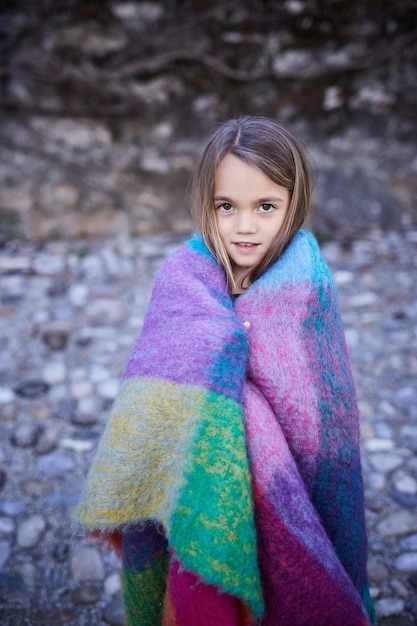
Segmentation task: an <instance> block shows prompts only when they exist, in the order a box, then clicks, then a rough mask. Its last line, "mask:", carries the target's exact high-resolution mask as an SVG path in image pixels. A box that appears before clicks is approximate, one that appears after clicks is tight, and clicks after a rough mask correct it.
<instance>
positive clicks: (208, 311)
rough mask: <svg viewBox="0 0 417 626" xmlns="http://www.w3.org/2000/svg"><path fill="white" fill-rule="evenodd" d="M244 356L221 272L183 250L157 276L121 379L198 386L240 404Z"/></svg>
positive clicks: (239, 328)
mask: <svg viewBox="0 0 417 626" xmlns="http://www.w3.org/2000/svg"><path fill="white" fill-rule="evenodd" d="M184 266H185V267H187V266H188V267H189V268H191V269H190V273H191V274H192V277H193V279H194V280H192V281H190V275H189V274H184ZM167 275H169V280H168V279H166V276H167ZM206 284H209V285H210V288H209V287H207V286H206ZM179 294H180V296H179ZM202 302H203V303H204V306H202ZM155 337H158V342H155ZM246 354H247V339H246V334H245V330H244V328H243V326H242V325H241V324H240V323H239V320H238V319H237V318H236V316H235V314H234V312H233V308H232V301H231V298H230V296H229V295H228V293H227V287H226V282H225V278H224V275H223V273H222V272H219V269H218V267H217V265H216V264H215V263H213V264H211V265H210V264H207V259H206V258H204V257H201V256H200V255H198V254H197V253H196V252H195V251H194V250H192V249H191V248H189V247H188V246H184V247H183V248H181V249H180V250H179V251H178V252H177V253H176V254H174V255H173V256H172V257H170V258H169V259H167V261H166V262H165V263H164V264H163V265H162V267H161V269H160V270H159V272H158V274H157V277H156V280H155V285H154V289H153V293H152V300H151V303H150V305H149V308H148V311H147V315H146V317H145V321H144V326H143V331H142V335H141V337H140V338H139V339H138V340H137V342H136V344H135V346H134V348H133V351H132V353H131V356H130V358H129V361H128V363H127V366H126V370H125V373H124V379H127V378H131V377H137V376H143V377H148V378H158V379H161V378H162V379H164V380H169V381H172V382H179V383H186V384H188V385H199V386H201V387H204V388H205V389H208V390H210V391H215V392H217V393H220V394H223V395H226V396H227V397H229V398H232V399H233V400H236V401H237V402H239V401H240V400H241V392H242V384H243V381H244V378H245V376H244V374H245V367H246V363H245V361H246ZM179 355H180V356H181V355H184V359H181V358H179Z"/></svg>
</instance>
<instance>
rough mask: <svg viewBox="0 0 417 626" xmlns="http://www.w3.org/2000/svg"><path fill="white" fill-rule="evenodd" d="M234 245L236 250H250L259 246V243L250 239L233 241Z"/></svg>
mask: <svg viewBox="0 0 417 626" xmlns="http://www.w3.org/2000/svg"><path fill="white" fill-rule="evenodd" d="M234 245H235V246H236V248H237V249H238V250H242V251H244V252H250V251H252V250H255V248H257V247H258V246H259V243H253V242H252V241H235V242H234Z"/></svg>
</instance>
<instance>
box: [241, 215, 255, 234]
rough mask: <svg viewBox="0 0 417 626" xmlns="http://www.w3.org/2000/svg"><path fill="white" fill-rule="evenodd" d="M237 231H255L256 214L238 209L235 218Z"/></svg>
mask: <svg viewBox="0 0 417 626" xmlns="http://www.w3.org/2000/svg"><path fill="white" fill-rule="evenodd" d="M237 232H239V233H254V232H256V216H255V215H254V214H253V212H252V211H239V213H238V218H237Z"/></svg>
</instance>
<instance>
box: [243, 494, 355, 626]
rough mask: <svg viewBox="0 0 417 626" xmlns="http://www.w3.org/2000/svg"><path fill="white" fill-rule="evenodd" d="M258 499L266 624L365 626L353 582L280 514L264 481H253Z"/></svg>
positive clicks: (260, 556)
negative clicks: (335, 573) (340, 576)
mask: <svg viewBox="0 0 417 626" xmlns="http://www.w3.org/2000/svg"><path fill="white" fill-rule="evenodd" d="M254 500H255V510H256V523H257V526H258V528H259V531H260V532H259V538H258V554H259V564H260V569H261V579H262V586H263V589H264V597H265V615H264V617H263V619H262V622H261V624H262V626H276V624H280V626H312V625H314V626H315V625H316V624H317V625H318V624H326V626H340V625H341V624H343V626H366V624H367V619H366V617H365V614H364V610H363V606H362V601H361V599H360V597H359V594H358V593H357V592H356V590H355V589H354V588H353V585H352V584H351V583H350V586H347V587H346V586H343V585H340V584H339V581H338V580H335V579H334V578H333V577H332V575H331V574H329V573H328V572H327V571H326V570H325V569H323V568H322V567H321V565H320V564H319V563H317V561H316V560H315V559H314V557H313V555H312V554H311V552H310V551H309V550H308V549H307V548H306V547H305V545H303V543H302V542H300V541H299V540H298V539H297V537H295V535H293V534H292V533H291V531H290V530H289V528H288V527H287V526H286V524H285V522H284V521H283V520H280V519H279V517H277V516H276V514H275V511H274V509H273V505H272V503H271V502H270V501H269V498H268V497H267V496H266V495H265V494H264V493H263V492H262V489H261V487H260V486H259V485H255V486H254ZM284 547H285V548H284ZM283 581H285V582H283ZM348 582H349V581H348Z"/></svg>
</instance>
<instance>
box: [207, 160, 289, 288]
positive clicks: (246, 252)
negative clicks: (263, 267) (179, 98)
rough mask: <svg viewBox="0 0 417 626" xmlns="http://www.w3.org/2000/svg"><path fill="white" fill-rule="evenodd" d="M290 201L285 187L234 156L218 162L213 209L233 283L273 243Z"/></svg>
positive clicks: (256, 261) (252, 265)
mask: <svg viewBox="0 0 417 626" xmlns="http://www.w3.org/2000/svg"><path fill="white" fill-rule="evenodd" d="M290 199H291V198H290V192H289V190H288V189H287V188H286V187H281V185H277V184H276V183H274V182H273V181H272V180H271V179H270V178H268V177H267V176H266V175H265V174H264V173H263V172H261V170H259V169H258V168H257V167H253V166H252V165H248V164H247V163H245V162H244V161H242V160H241V159H239V158H238V157H237V156H235V155H234V154H227V155H226V156H225V157H224V158H223V159H222V160H221V161H220V163H219V166H218V168H217V171H216V177H215V181H214V207H215V211H216V220H217V225H218V229H219V234H220V238H221V240H222V242H223V245H224V247H225V249H226V252H227V254H228V255H229V257H230V259H231V262H232V268H233V274H234V277H235V280H236V282H237V284H239V283H240V279H241V278H242V277H243V275H244V274H245V273H246V272H247V270H249V269H250V268H252V267H254V266H255V265H258V263H259V262H260V261H261V260H262V259H263V257H264V256H265V254H266V253H267V251H268V250H269V248H270V247H271V245H272V244H273V243H274V241H275V240H276V238H277V236H278V233H279V231H280V230H281V227H282V224H283V222H284V218H285V215H286V213H287V210H288V206H289V204H290Z"/></svg>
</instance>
